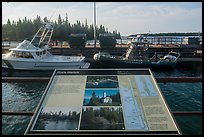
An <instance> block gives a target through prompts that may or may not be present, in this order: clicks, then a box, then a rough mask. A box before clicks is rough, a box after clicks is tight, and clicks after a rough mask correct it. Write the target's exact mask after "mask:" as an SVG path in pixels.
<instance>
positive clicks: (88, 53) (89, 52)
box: [2, 44, 202, 63]
mask: <svg viewBox="0 0 204 137" xmlns="http://www.w3.org/2000/svg"><path fill="white" fill-rule="evenodd" d="M197 47H198V46H197ZM9 48H10V47H4V49H3V47H2V53H7V52H8V49H9ZM127 48H128V45H127V44H119V45H116V46H115V47H114V48H101V47H100V45H96V46H95V47H94V45H86V46H85V47H84V48H70V47H69V46H63V45H58V46H52V47H51V53H52V54H54V55H66V56H74V55H83V56H85V57H86V60H87V61H89V62H93V56H94V54H95V53H98V52H99V51H100V52H108V53H110V54H112V55H119V56H121V55H123V54H124V53H125V52H126V50H127ZM170 51H176V52H179V53H180V54H181V56H180V58H179V59H178V63H179V62H185V63H187V62H197V63H199V62H200V63H202V48H201V49H200V48H195V47H193V45H188V46H187V45H186V46H181V45H175V44H174V45H161V44H154V45H150V46H149V49H148V55H149V57H152V56H153V55H154V53H155V52H156V53H157V54H167V53H168V52H170Z"/></svg>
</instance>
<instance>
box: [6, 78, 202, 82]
mask: <svg viewBox="0 0 204 137" xmlns="http://www.w3.org/2000/svg"><path fill="white" fill-rule="evenodd" d="M155 79H156V81H157V82H158V83H167V82H176V83H181V82H187V83H194V82H202V77H156V78H155ZM49 80H50V77H2V83H4V82H11V83H12V82H18V83H21V82H49Z"/></svg>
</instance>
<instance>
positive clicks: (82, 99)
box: [25, 69, 180, 134]
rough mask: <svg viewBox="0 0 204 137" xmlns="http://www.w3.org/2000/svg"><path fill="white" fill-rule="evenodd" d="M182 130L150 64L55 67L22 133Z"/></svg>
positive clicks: (149, 132)
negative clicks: (111, 67) (118, 67)
mask: <svg viewBox="0 0 204 137" xmlns="http://www.w3.org/2000/svg"><path fill="white" fill-rule="evenodd" d="M90 132H93V133H95V132H97V133H99V132H102V133H103V132H104V133H106V132H108V133H135V134H137V133H139V134H159V133H160V134H165V133H168V134H180V132H179V130H178V128H177V125H176V123H175V121H174V119H173V117H172V115H171V113H170V111H169V109H168V107H167V104H166V102H165V101H164V99H163V96H162V94H161V92H160V90H159V88H158V86H157V84H156V82H155V80H154V77H153V76H152V74H151V71H150V70H149V69H130V70H103V71H101V70H55V72H54V74H53V76H52V78H51V80H50V82H49V84H48V86H47V88H46V91H45V93H44V94H43V96H42V98H41V100H40V102H39V105H38V107H37V109H36V111H35V113H34V116H33V118H32V119H31V121H30V123H29V126H28V128H27V130H26V132H25V134H53V133H54V134H73V133H90Z"/></svg>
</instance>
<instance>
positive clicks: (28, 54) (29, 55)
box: [24, 52, 33, 58]
mask: <svg viewBox="0 0 204 137" xmlns="http://www.w3.org/2000/svg"><path fill="white" fill-rule="evenodd" d="M24 57H25V58H33V56H32V54H31V53H30V52H25V56H24Z"/></svg>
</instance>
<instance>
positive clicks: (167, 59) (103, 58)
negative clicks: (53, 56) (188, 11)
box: [93, 36, 180, 69]
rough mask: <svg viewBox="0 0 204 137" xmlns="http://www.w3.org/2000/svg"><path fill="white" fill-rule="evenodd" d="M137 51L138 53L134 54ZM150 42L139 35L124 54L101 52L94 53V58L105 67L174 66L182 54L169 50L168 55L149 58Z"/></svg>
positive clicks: (155, 55)
mask: <svg viewBox="0 0 204 137" xmlns="http://www.w3.org/2000/svg"><path fill="white" fill-rule="evenodd" d="M133 51H134V52H135V51H136V55H133ZM147 52H148V42H147V41H146V40H144V39H143V37H141V36H138V37H137V39H136V41H135V40H133V41H132V42H131V45H130V46H129V48H128V49H127V51H126V53H125V54H124V55H122V56H116V55H110V54H109V53H105V52H99V53H96V54H95V55H94V57H93V58H94V60H95V61H96V62H98V63H99V64H101V65H102V66H104V67H114V68H158V69H160V68H168V69H169V68H174V67H175V66H176V64H177V60H178V58H179V56H180V53H178V52H173V51H171V52H169V53H168V54H167V55H162V54H157V53H156V52H155V54H154V55H153V56H152V57H151V58H149V57H148V56H147V54H145V53H147Z"/></svg>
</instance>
